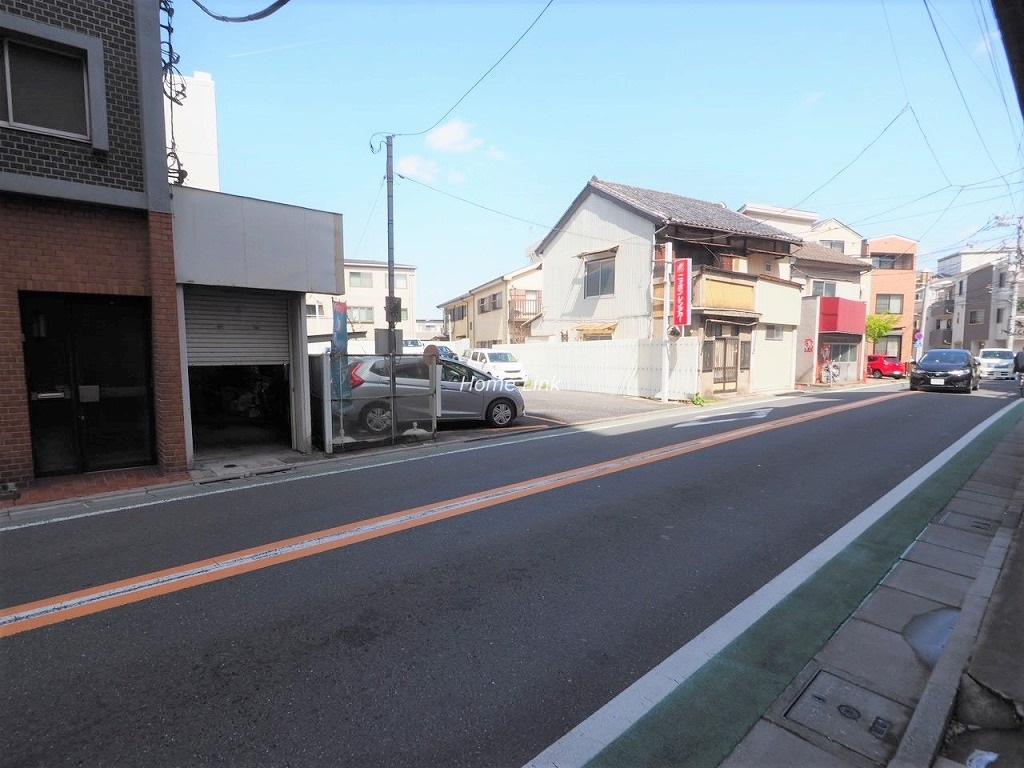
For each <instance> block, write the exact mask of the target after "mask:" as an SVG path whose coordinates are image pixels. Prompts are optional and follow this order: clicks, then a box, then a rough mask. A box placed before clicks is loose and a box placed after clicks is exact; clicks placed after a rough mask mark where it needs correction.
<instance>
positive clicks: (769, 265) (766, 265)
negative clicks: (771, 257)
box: [764, 261, 772, 275]
mask: <svg viewBox="0 0 1024 768" xmlns="http://www.w3.org/2000/svg"><path fill="white" fill-rule="evenodd" d="M764 273H765V274H766V275H770V274H771V273H772V263H771V262H770V261H766V262H765V263H764Z"/></svg>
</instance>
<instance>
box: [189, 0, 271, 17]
mask: <svg viewBox="0 0 1024 768" xmlns="http://www.w3.org/2000/svg"><path fill="white" fill-rule="evenodd" d="M289 1H290V0H275V2H273V3H271V4H270V5H269V6H267V7H266V8H264V9H263V10H262V11H257V12H256V13H250V14H249V15H248V16H222V15H220V14H219V13H214V12H213V11H211V10H210V9H209V8H207V7H206V6H205V5H203V4H202V3H200V2H199V0H192V2H193V3H195V4H196V5H197V6H198V7H199V10H201V11H202V12H203V13H205V14H206V15H207V16H209V17H210V18H212V19H216V20H217V21H231V22H239V23H240V22H245V21H259V20H260V19H265V18H267V16H269V15H270V14H272V13H277V12H278V11H279V10H281V9H282V8H284V7H285V6H286V5H287V4H288V3H289Z"/></svg>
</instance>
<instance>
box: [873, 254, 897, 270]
mask: <svg viewBox="0 0 1024 768" xmlns="http://www.w3.org/2000/svg"><path fill="white" fill-rule="evenodd" d="M871 266H872V267H874V268H875V269H896V257H895V256H893V255H891V254H881V253H880V254H877V255H875V256H872V257H871Z"/></svg>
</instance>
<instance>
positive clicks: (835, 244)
mask: <svg viewBox="0 0 1024 768" xmlns="http://www.w3.org/2000/svg"><path fill="white" fill-rule="evenodd" d="M820 243H821V245H823V246H825V247H826V248H831V249H832V250H833V251H839V253H845V252H846V241H844V240H822V241H820Z"/></svg>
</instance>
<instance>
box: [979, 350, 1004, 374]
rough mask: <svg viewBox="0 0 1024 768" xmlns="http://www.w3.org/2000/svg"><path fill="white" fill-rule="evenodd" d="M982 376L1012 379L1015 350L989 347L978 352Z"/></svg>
mask: <svg viewBox="0 0 1024 768" xmlns="http://www.w3.org/2000/svg"><path fill="white" fill-rule="evenodd" d="M978 360H979V362H980V363H981V378H983V379H1012V378H1013V350H1012V349H1006V348H1005V347H987V348H985V349H983V350H981V351H980V352H979V353H978Z"/></svg>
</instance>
